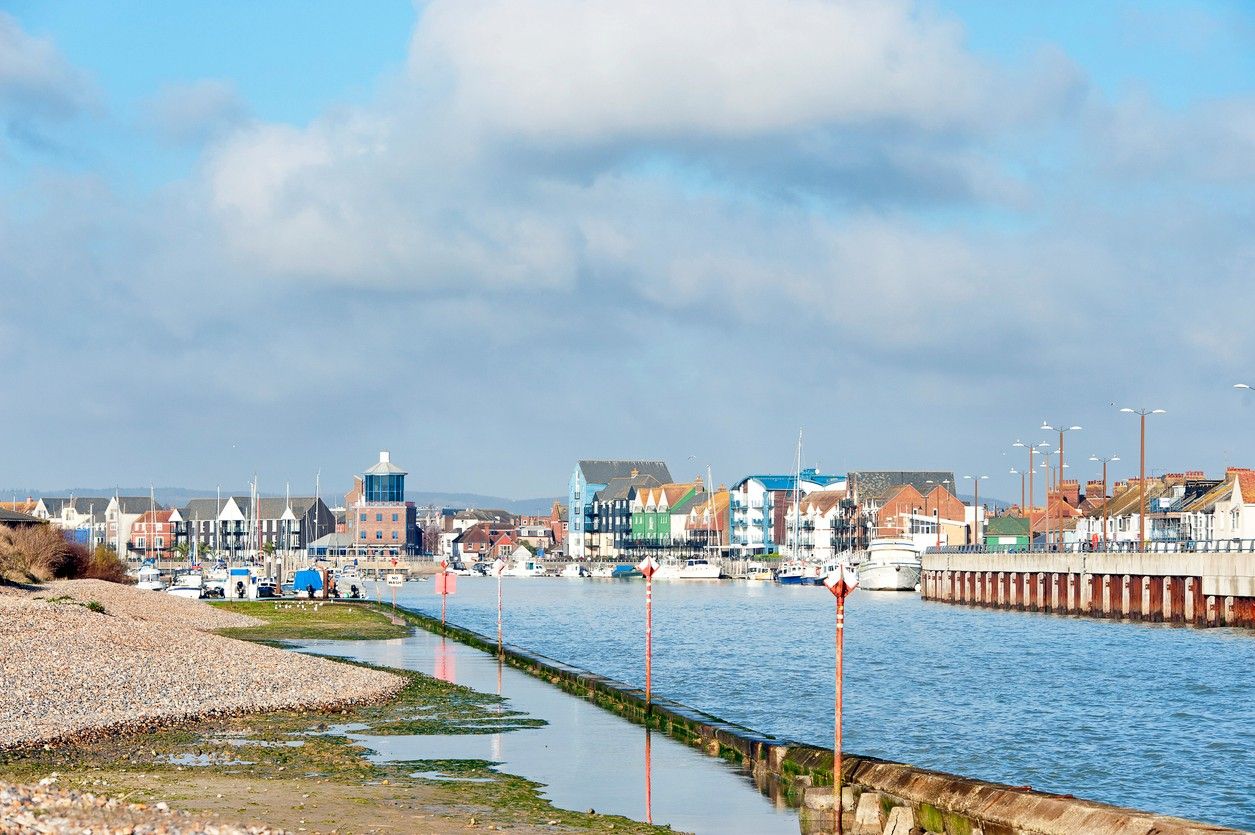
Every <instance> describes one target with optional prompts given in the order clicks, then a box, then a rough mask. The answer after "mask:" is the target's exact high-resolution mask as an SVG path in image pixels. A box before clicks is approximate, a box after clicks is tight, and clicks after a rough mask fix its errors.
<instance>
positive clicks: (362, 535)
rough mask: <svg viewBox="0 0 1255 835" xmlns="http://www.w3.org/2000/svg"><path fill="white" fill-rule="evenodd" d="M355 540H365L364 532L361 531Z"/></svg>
mask: <svg viewBox="0 0 1255 835" xmlns="http://www.w3.org/2000/svg"><path fill="white" fill-rule="evenodd" d="M357 538H358V539H365V538H366V531H361V532H360V533H359V534H358V537H357Z"/></svg>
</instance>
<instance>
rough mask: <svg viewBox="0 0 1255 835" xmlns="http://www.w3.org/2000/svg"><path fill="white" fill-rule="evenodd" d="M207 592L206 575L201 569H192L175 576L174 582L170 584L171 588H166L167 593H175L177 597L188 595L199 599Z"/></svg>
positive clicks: (193, 598)
mask: <svg viewBox="0 0 1255 835" xmlns="http://www.w3.org/2000/svg"><path fill="white" fill-rule="evenodd" d="M204 592H205V577H204V575H202V574H201V573H200V572H199V571H190V572H187V573H184V574H179V575H177V576H175V578H174V582H172V583H171V584H170V588H168V589H166V594H173V595H174V596H175V597H188V598H191V599H192V600H199V599H200V598H201V595H202V594H204Z"/></svg>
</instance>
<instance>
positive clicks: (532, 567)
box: [501, 560, 545, 577]
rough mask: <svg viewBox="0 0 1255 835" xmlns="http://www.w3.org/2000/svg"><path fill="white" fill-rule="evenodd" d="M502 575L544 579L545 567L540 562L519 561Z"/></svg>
mask: <svg viewBox="0 0 1255 835" xmlns="http://www.w3.org/2000/svg"><path fill="white" fill-rule="evenodd" d="M501 573H502V574H503V575H504V576H506V577H544V576H545V566H544V565H543V564H542V563H541V561H540V560H518V561H517V562H515V563H514V564H513V565H511V566H510V567H509V568H507V569H506V570H505V571H503V572H501Z"/></svg>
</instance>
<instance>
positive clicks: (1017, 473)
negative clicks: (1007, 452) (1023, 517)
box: [1011, 467, 1024, 513]
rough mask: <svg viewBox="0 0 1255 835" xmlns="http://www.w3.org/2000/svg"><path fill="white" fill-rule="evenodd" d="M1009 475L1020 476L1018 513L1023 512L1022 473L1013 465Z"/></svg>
mask: <svg viewBox="0 0 1255 835" xmlns="http://www.w3.org/2000/svg"><path fill="white" fill-rule="evenodd" d="M1011 475H1018V476H1019V477H1020V513H1023V512H1024V473H1022V472H1020V471H1019V470H1017V469H1016V468H1015V467H1012V468H1011Z"/></svg>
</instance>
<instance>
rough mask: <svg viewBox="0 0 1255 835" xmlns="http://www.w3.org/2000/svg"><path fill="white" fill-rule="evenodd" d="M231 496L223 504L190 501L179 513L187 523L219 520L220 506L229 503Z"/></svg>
mask: <svg viewBox="0 0 1255 835" xmlns="http://www.w3.org/2000/svg"><path fill="white" fill-rule="evenodd" d="M228 498H230V497H229V496H228V497H226V498H224V499H223V500H222V501H221V502H219V501H218V500H217V499H216V498H215V499H190V500H189V501H188V503H187V504H186V505H184V507H183V509H182V510H181V511H179V513H180V514H181V515H182V516H183V518H184V519H185V520H187V521H189V522H190V521H192V520H193V519H217V518H218V510H219V507H220V505H224V504H226V503H227V499H228Z"/></svg>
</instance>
